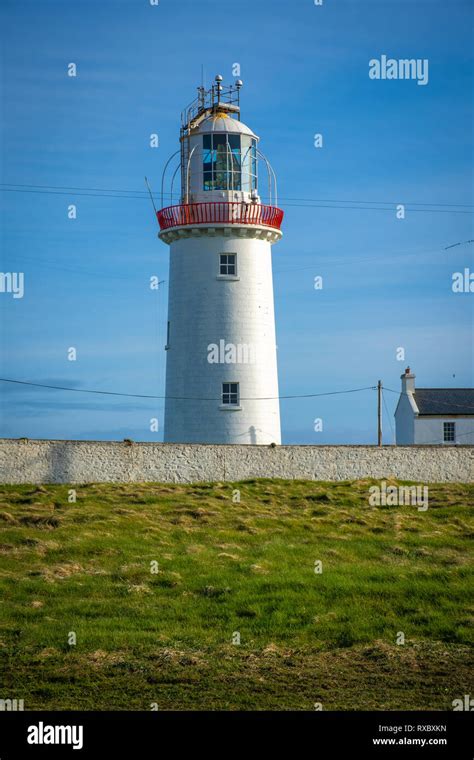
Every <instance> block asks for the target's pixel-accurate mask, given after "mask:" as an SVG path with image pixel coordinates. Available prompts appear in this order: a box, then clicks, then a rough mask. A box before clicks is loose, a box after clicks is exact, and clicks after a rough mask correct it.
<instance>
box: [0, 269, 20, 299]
mask: <svg viewBox="0 0 474 760" xmlns="http://www.w3.org/2000/svg"><path fill="white" fill-rule="evenodd" d="M0 293H12V294H13V298H23V296H24V294H25V275H24V273H23V272H0Z"/></svg>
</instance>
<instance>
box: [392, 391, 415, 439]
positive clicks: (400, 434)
mask: <svg viewBox="0 0 474 760" xmlns="http://www.w3.org/2000/svg"><path fill="white" fill-rule="evenodd" d="M414 436H415V428H414V414H413V409H412V406H411V403H410V399H409V397H408V396H407V395H400V401H399V402H398V406H397V408H396V411H395V439H396V442H397V445H398V446H408V445H410V444H411V443H414V441H415V438H414Z"/></svg>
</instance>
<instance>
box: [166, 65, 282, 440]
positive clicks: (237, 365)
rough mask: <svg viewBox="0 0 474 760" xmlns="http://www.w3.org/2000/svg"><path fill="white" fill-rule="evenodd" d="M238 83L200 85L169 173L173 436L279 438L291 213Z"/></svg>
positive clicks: (169, 426) (169, 417)
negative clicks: (285, 251) (278, 286)
mask: <svg viewBox="0 0 474 760" xmlns="http://www.w3.org/2000/svg"><path fill="white" fill-rule="evenodd" d="M241 87H242V82H241V81H240V80H237V81H236V82H235V83H233V84H232V85H230V86H224V85H223V84H222V77H221V76H219V75H218V76H216V78H215V81H214V84H213V85H212V87H211V88H210V89H209V90H206V89H205V88H204V87H198V97H197V98H196V100H195V101H194V102H193V103H191V104H190V105H189V106H188V107H187V108H186V109H185V110H184V111H183V113H182V115H181V132H180V148H179V150H178V151H177V152H176V154H174V155H173V156H172V157H171V158H170V159H169V160H168V162H167V164H166V166H165V169H164V172H163V178H162V185H161V194H162V202H161V210H160V211H158V212H157V217H158V222H159V225H160V232H159V237H160V239H161V240H162V241H164V242H165V243H167V244H168V245H169V247H170V269H169V305H168V323H167V340H166V346H165V348H166V391H165V393H166V399H165V420H164V440H165V442H170V443H240V444H267V445H268V444H271V443H275V444H279V443H281V432H280V408H279V400H278V373H277V346H276V338H275V313H274V304H273V282H272V261H271V251H272V245H273V244H274V243H276V242H278V240H279V239H280V238H281V235H282V233H281V231H280V227H281V222H282V219H283V211H281V210H280V209H279V208H278V205H277V204H278V199H277V183H276V176H275V173H274V171H273V169H272V167H271V164H270V162H269V161H268V159H267V158H266V157H265V155H264V154H263V152H262V151H261V150H260V147H259V146H260V143H259V137H257V135H256V134H255V133H254V132H253V131H252V130H251V129H250V128H249V127H247V126H246V125H245V124H244V123H243V122H242V121H240V91H241ZM178 176H179V179H180V184H181V187H180V195H179V196H178V195H176V202H175V203H173V194H174V192H173V191H174V188H175V184H177V177H178ZM165 187H167V188H168V189H169V190H168V192H169V194H170V196H171V205H168V206H164V201H163V198H164V188H165ZM262 199H263V200H265V203H263V202H262Z"/></svg>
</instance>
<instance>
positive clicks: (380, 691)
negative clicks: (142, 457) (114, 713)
mask: <svg viewBox="0 0 474 760" xmlns="http://www.w3.org/2000/svg"><path fill="white" fill-rule="evenodd" d="M372 483H373V481H357V482H354V483H319V482H303V481H281V480H280V481H278V480H277V481H275V480H254V481H246V482H243V483H239V484H228V483H226V484H224V483H217V484H202V485H187V486H184V485H161V484H126V485H107V484H100V485H87V486H75V488H76V491H77V501H76V503H70V502H69V501H68V491H69V488H71V487H70V486H53V485H52V486H0V502H1V503H0V529H1V533H2V535H1V537H0V542H1V543H0V583H1V607H0V620H1V629H0V657H1V693H0V698H2V699H6V698H11V699H14V698H17V699H21V698H23V699H24V702H25V709H26V710H28V709H47V710H59V709H86V710H87V709H99V710H112V709H119V710H121V709H123V710H149V709H151V706H152V705H153V704H156V705H157V706H158V709H163V710H167V709H175V710H195V709H209V710H215V709H221V710H228V709H232V710H237V709H243V710H250V709H269V710H288V709H296V710H313V709H315V707H314V706H315V703H320V704H321V705H322V708H323V709H324V710H337V709H339V710H353V709H362V710H368V709H381V710H382V709H388V710H391V709H405V710H410V709H426V710H430V709H436V710H449V709H452V701H453V699H456V698H461V697H462V696H463V695H464V694H472V693H473V684H472V681H471V680H470V676H471V675H472V664H473V657H472V648H471V646H472V623H473V620H474V616H473V603H472V593H471V592H472V570H471V566H470V558H471V557H472V555H470V541H471V540H472V536H473V523H472V505H473V502H474V487H472V486H468V485H460V484H443V485H432V486H430V488H429V508H428V510H427V511H426V512H421V511H418V510H417V509H416V507H413V506H404V507H371V506H369V505H368V488H369V486H370V485H371V484H372ZM236 489H238V490H239V491H240V503H238V502H235V501H233V494H234V492H235V490H236ZM234 498H236V496H235V494H234ZM470 513H471V514H470ZM318 562H321V563H322V567H321V569H322V572H315V570H318V569H320V566H319V565H315V563H318ZM153 563H158V567H157V566H156V564H153ZM156 570H158V572H155V571H156ZM71 633H73V634H75V636H76V643H75V644H72V643H70V641H72V638H71ZM400 633H403V634H404V637H405V643H404V644H397V637H398V640H400V638H401V637H400ZM239 636H240V644H236V643H233V642H235V641H237V640H238V638H239Z"/></svg>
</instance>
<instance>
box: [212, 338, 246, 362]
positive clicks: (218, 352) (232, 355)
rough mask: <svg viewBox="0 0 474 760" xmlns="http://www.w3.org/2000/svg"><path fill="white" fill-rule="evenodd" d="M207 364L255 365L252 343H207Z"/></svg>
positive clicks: (221, 341) (222, 341)
mask: <svg viewBox="0 0 474 760" xmlns="http://www.w3.org/2000/svg"><path fill="white" fill-rule="evenodd" d="M207 361H208V362H209V364H255V361H256V352H255V346H254V345H253V344H252V343H226V341H225V340H223V339H221V340H220V341H219V343H209V345H208V347H207Z"/></svg>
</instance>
